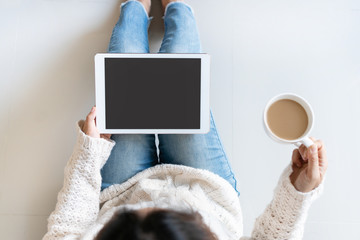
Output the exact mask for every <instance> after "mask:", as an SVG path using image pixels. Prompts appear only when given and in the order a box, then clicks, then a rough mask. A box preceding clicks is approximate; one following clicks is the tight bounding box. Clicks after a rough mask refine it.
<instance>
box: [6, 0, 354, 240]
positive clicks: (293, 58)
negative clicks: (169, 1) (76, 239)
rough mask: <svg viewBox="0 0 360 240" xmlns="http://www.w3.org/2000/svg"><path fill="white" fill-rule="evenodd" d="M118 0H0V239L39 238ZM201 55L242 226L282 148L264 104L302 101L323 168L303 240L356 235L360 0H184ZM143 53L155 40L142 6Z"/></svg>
mask: <svg viewBox="0 0 360 240" xmlns="http://www.w3.org/2000/svg"><path fill="white" fill-rule="evenodd" d="M119 3H120V1H118V0H61V1H60V0H26V1H25V0H12V1H6V0H0V20H1V21H0V34H1V35H0V53H1V54H0V102H1V104H0V238H1V239H14V240H20V239H26V240H33V239H34V240H35V239H40V238H41V237H42V236H43V234H44V233H45V232H46V224H47V223H46V219H47V217H48V215H49V214H50V212H51V211H52V210H53V209H54V207H55V203H56V195H57V192H58V191H59V189H60V188H61V186H62V180H63V168H64V166H65V163H66V161H67V159H68V157H69V156H70V154H71V152H72V147H73V144H74V142H75V137H76V134H75V122H76V121H77V120H78V119H80V118H83V117H84V116H85V115H86V114H87V112H88V111H89V109H90V107H91V106H92V105H93V104H94V73H93V72H94V69H93V56H94V54H95V53H97V52H104V51H105V50H106V47H107V43H108V40H109V37H110V34H111V30H112V27H113V25H114V24H115V22H116V20H117V17H118V14H119V8H118V6H119ZM188 3H190V4H191V5H192V6H193V8H194V9H195V15H196V18H197V21H198V25H199V30H200V34H201V38H202V43H203V50H204V52H207V53H210V54H211V56H212V87H211V94H212V95H211V105H212V109H213V112H214V115H215V118H216V120H217V125H218V129H219V131H220V134H221V136H222V138H223V142H224V145H225V148H226V149H227V152H228V155H229V157H230V159H231V162H232V165H233V167H234V170H235V173H236V175H237V177H238V179H239V186H240V190H241V202H242V206H243V211H244V219H245V233H246V234H247V235H249V234H250V232H251V229H252V225H253V223H254V221H255V218H256V217H257V216H258V215H259V214H261V212H262V211H263V209H264V208H265V206H266V204H267V203H269V201H270V200H271V198H272V191H273V189H274V187H275V186H276V183H277V179H278V177H279V175H280V173H281V171H282V170H283V168H284V167H285V166H286V165H287V164H288V162H289V161H290V156H291V151H292V148H293V147H292V146H286V145H280V144H277V143H275V142H273V141H271V140H270V139H269V138H268V137H267V136H266V134H265V132H264V130H263V128H262V123H261V116H262V110H263V107H264V106H265V104H266V102H267V100H268V99H269V98H271V97H272V96H274V95H275V94H278V93H281V92H289V91H290V92H295V93H298V94H300V95H302V96H303V97H305V98H306V99H307V100H308V101H309V102H310V103H311V104H312V106H313V108H314V111H315V115H316V125H315V129H314V131H313V136H315V137H317V138H321V139H323V141H324V142H325V143H326V146H327V150H328V157H329V170H328V176H327V180H326V188H325V192H324V194H323V196H322V197H321V198H320V199H319V200H317V201H316V202H315V203H314V205H313V206H312V208H311V212H310V214H309V217H308V221H307V224H306V229H305V237H304V239H309V240H319V239H326V240H333V239H334V240H335V239H359V236H360V204H359V203H360V192H359V186H358V185H359V184H360V174H359V172H360V158H359V151H358V149H359V146H360V140H359V139H360V138H359V137H358V136H359V135H360V125H359V123H360V47H359V43H360V30H359V29H360V28H359V26H360V1H358V0H301V1H300V0H292V1H289V0H259V1H250V0H249V1H245V0H221V1H219V0H207V1H198V0H197V1H196V0H188ZM152 13H153V15H154V16H155V19H154V21H153V23H152V26H151V33H150V40H151V49H152V52H156V51H157V49H158V47H159V44H160V38H161V36H162V25H161V23H162V22H161V21H162V20H161V18H160V14H161V10H160V5H159V3H158V1H154V3H153V11H152Z"/></svg>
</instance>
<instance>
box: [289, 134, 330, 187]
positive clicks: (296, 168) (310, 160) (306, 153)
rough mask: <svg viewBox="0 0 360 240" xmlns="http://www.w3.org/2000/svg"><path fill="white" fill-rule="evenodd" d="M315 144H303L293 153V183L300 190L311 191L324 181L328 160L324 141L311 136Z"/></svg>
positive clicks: (291, 178)
mask: <svg viewBox="0 0 360 240" xmlns="http://www.w3.org/2000/svg"><path fill="white" fill-rule="evenodd" d="M311 140H313V142H314V144H313V145H311V146H310V147H309V148H306V147H305V146H304V145H301V146H300V147H299V149H295V150H294V151H293V155H292V169H293V172H292V174H291V175H290V180H291V183H292V184H293V185H294V187H295V188H296V190H298V191H300V192H310V191H311V190H313V189H315V188H316V187H318V186H319V185H320V183H321V182H322V180H323V178H324V175H325V172H326V169H327V165H328V161H327V157H326V151H325V146H324V144H323V142H322V141H320V140H315V139H314V138H311Z"/></svg>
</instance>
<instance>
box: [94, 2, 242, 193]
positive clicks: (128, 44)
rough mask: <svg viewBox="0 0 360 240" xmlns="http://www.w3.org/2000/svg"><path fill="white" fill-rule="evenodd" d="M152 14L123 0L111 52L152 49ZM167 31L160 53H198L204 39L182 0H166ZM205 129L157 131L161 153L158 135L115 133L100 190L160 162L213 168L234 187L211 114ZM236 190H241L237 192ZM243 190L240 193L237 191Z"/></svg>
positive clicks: (234, 180) (134, 51) (207, 168)
mask: <svg viewBox="0 0 360 240" xmlns="http://www.w3.org/2000/svg"><path fill="white" fill-rule="evenodd" d="M150 21H151V19H150V18H149V17H148V15H147V13H146V11H145V9H144V7H143V5H142V4H141V3H140V2H138V1H133V0H132V1H127V2H125V3H123V4H122V8H121V14H120V18H119V21H118V22H117V24H116V26H115V27H114V30H113V33H112V36H111V40H110V44H109V49H108V51H109V52H112V53H120V52H121V53H148V52H149V42H148V35H147V30H148V26H149V24H150ZM164 23H165V34H164V39H163V42H162V44H161V48H160V51H159V52H160V53H200V52H201V46H200V39H199V34H198V30H197V27H196V22H195V18H194V15H193V11H192V9H191V8H190V7H189V6H188V5H186V4H184V3H182V2H174V3H170V4H168V6H167V8H166V10H165V16H164ZM210 117H211V118H210V131H209V133H207V134H159V135H158V138H159V156H158V154H157V147H156V144H155V135H154V134H114V135H112V136H111V138H112V139H113V140H114V141H115V142H116V145H115V146H114V148H113V150H112V152H111V154H110V157H109V159H108V160H107V162H106V164H105V165H104V167H103V168H102V170H101V175H102V189H105V188H107V187H109V186H111V185H113V184H119V183H123V182H125V181H126V180H127V179H129V178H130V177H132V176H134V175H135V174H136V173H138V172H141V171H143V170H145V169H147V168H149V167H153V166H155V165H157V164H180V165H186V166H190V167H194V168H200V169H206V170H209V171H211V172H213V173H215V174H217V175H219V176H221V177H223V178H224V179H225V180H227V181H228V182H229V183H230V184H231V185H232V186H233V187H234V189H235V190H236V191H237V189H236V179H235V177H234V174H233V171H232V170H231V167H230V164H229V161H228V158H227V156H226V154H225V151H224V148H223V145H222V144H221V141H220V137H219V134H218V132H217V130H216V126H215V122H214V118H213V115H212V113H211V114H210ZM237 192H238V191H237ZM238 194H239V192H238Z"/></svg>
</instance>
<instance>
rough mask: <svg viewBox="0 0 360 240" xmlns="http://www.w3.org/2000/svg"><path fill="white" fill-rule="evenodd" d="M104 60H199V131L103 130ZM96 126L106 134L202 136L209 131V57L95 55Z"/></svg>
mask: <svg viewBox="0 0 360 240" xmlns="http://www.w3.org/2000/svg"><path fill="white" fill-rule="evenodd" d="M105 58H195V59H201V84H200V86H201V90H200V94H201V95H200V112H201V113H200V129H106V128H105V122H106V121H105V116H106V115H105ZM95 100H96V111H97V114H96V125H97V127H98V129H99V131H100V133H107V134H197V133H198V134H204V133H207V132H209V130H210V55H208V54H204V53H197V54H192V53H191V54H178V53H171V54H169V53H161V54H149V53H147V54H124V53H98V54H96V55H95Z"/></svg>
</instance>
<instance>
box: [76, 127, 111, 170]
mask: <svg viewBox="0 0 360 240" xmlns="http://www.w3.org/2000/svg"><path fill="white" fill-rule="evenodd" d="M84 122H85V121H84V120H80V121H78V122H77V123H76V126H77V131H78V137H77V145H78V147H79V148H81V149H84V150H85V151H86V152H88V153H89V154H91V155H94V156H98V157H100V158H101V159H102V162H101V167H102V166H103V165H104V164H105V162H106V160H107V159H108V157H109V156H110V153H111V150H112V148H113V147H114V145H115V141H113V140H111V139H109V140H107V139H104V138H94V137H90V136H88V135H86V134H85V133H84V132H83V131H82V127H83V125H84Z"/></svg>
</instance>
